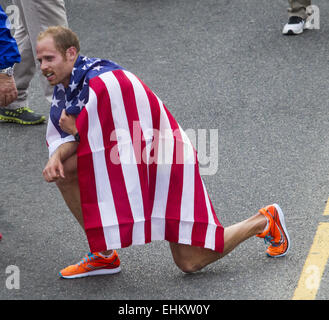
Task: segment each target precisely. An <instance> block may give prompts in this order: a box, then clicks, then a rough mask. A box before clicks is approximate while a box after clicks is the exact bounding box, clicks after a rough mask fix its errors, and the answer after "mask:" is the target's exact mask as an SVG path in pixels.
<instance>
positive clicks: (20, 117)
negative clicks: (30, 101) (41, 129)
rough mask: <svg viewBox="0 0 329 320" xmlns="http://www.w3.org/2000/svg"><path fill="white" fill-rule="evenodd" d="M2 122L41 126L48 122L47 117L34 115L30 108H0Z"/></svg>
mask: <svg viewBox="0 0 329 320" xmlns="http://www.w3.org/2000/svg"><path fill="white" fill-rule="evenodd" d="M0 120H3V121H5V122H15V123H19V124H39V123H42V122H44V121H45V120H46V118H45V116H41V115H39V114H37V113H34V111H32V110H31V109H30V108H28V107H21V108H17V109H7V108H1V107H0Z"/></svg>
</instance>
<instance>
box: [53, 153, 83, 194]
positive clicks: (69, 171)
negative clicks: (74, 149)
mask: <svg viewBox="0 0 329 320" xmlns="http://www.w3.org/2000/svg"><path fill="white" fill-rule="evenodd" d="M63 167H64V175H65V178H59V179H58V180H57V181H56V185H57V186H58V187H59V188H61V187H65V186H66V185H71V184H72V183H76V182H77V181H78V171H77V163H76V156H75V155H74V156H72V157H70V158H69V159H67V160H66V161H65V162H64V163H63Z"/></svg>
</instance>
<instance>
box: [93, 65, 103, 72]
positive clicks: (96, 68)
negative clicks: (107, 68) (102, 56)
mask: <svg viewBox="0 0 329 320" xmlns="http://www.w3.org/2000/svg"><path fill="white" fill-rule="evenodd" d="M102 68H103V67H102V66H99V65H98V66H96V67H94V68H93V70H97V71H99V70H100V69H102Z"/></svg>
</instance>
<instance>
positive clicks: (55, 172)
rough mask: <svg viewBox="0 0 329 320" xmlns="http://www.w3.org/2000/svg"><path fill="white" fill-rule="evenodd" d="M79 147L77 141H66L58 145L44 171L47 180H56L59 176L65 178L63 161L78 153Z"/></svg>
mask: <svg viewBox="0 0 329 320" xmlns="http://www.w3.org/2000/svg"><path fill="white" fill-rule="evenodd" d="M77 148H78V142H75V141H71V142H66V143H64V144H62V145H60V146H59V147H58V149H57V150H56V151H55V152H54V154H53V155H52V156H51V157H50V159H49V160H48V163H47V165H46V166H45V168H44V169H43V171H42V174H43V177H44V179H45V180H46V181H47V182H55V181H56V180H57V179H59V178H62V179H65V173H64V166H63V163H64V162H65V160H67V159H68V158H69V157H71V156H72V155H73V154H75V153H76V151H77Z"/></svg>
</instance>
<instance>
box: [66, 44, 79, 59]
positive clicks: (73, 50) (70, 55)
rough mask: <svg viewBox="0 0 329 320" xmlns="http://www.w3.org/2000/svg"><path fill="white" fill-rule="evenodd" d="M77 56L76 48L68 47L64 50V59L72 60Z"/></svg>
mask: <svg viewBox="0 0 329 320" xmlns="http://www.w3.org/2000/svg"><path fill="white" fill-rule="evenodd" d="M76 56H77V48H76V47H70V48H68V49H67V50H66V59H67V60H69V61H73V60H74V59H75V58H76Z"/></svg>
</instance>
